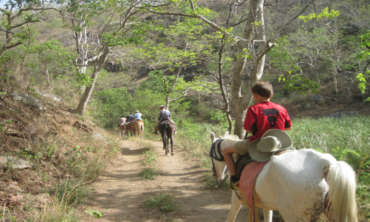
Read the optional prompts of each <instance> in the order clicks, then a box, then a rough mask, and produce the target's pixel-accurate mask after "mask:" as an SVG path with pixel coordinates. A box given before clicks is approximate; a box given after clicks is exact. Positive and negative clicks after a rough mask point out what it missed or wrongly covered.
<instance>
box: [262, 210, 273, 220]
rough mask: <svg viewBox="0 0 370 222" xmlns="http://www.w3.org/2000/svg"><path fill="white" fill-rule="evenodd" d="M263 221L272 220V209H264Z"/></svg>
mask: <svg viewBox="0 0 370 222" xmlns="http://www.w3.org/2000/svg"><path fill="white" fill-rule="evenodd" d="M263 221H264V222H272V210H267V209H263Z"/></svg>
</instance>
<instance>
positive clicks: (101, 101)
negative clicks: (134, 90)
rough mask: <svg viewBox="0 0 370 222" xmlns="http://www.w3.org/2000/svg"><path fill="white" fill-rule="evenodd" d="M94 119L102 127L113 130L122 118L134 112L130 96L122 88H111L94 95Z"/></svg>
mask: <svg viewBox="0 0 370 222" xmlns="http://www.w3.org/2000/svg"><path fill="white" fill-rule="evenodd" d="M94 103H95V105H96V110H95V112H94V116H95V118H96V119H97V120H98V122H99V123H101V124H102V125H103V126H104V127H107V128H113V127H116V126H117V124H118V120H119V118H120V117H122V116H127V115H128V114H130V113H133V112H134V111H135V107H132V105H133V99H132V96H131V95H130V94H129V93H128V92H127V90H126V89H124V88H111V89H106V90H102V91H99V92H97V93H96V98H95V101H94Z"/></svg>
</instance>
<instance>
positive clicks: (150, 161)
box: [144, 150, 157, 167]
mask: <svg viewBox="0 0 370 222" xmlns="http://www.w3.org/2000/svg"><path fill="white" fill-rule="evenodd" d="M156 159H157V154H156V153H155V152H154V151H153V150H148V151H146V152H145V153H144V164H145V166H148V167H151V166H153V165H154V163H155V161H156Z"/></svg>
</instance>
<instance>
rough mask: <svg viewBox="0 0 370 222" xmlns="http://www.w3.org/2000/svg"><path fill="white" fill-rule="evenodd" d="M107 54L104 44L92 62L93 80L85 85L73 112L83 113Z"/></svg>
mask: <svg viewBox="0 0 370 222" xmlns="http://www.w3.org/2000/svg"><path fill="white" fill-rule="evenodd" d="M108 54H109V48H108V47H106V46H104V47H103V49H102V51H101V53H100V54H99V56H98V57H97V58H98V59H97V60H95V63H94V71H93V73H92V75H91V78H92V79H93V81H92V83H91V85H90V86H88V87H86V89H85V91H84V93H83V94H82V97H81V99H80V102H79V104H78V106H77V108H76V109H75V110H74V112H76V113H79V114H81V115H84V113H85V110H86V107H87V104H88V103H89V100H90V97H91V95H92V93H93V91H94V88H95V84H96V81H97V79H98V76H99V71H100V70H101V69H102V67H103V65H104V63H105V60H106V59H107V56H108Z"/></svg>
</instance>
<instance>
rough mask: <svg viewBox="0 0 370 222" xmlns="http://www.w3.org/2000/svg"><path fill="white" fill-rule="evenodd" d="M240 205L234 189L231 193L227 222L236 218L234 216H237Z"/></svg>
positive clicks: (231, 221)
mask: <svg viewBox="0 0 370 222" xmlns="http://www.w3.org/2000/svg"><path fill="white" fill-rule="evenodd" d="M241 206H242V202H241V201H240V200H239V198H238V196H237V195H236V193H235V191H233V192H232V195H231V208H230V210H229V213H228V214H227V222H234V221H235V220H236V216H238V214H239V210H240V208H241Z"/></svg>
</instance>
